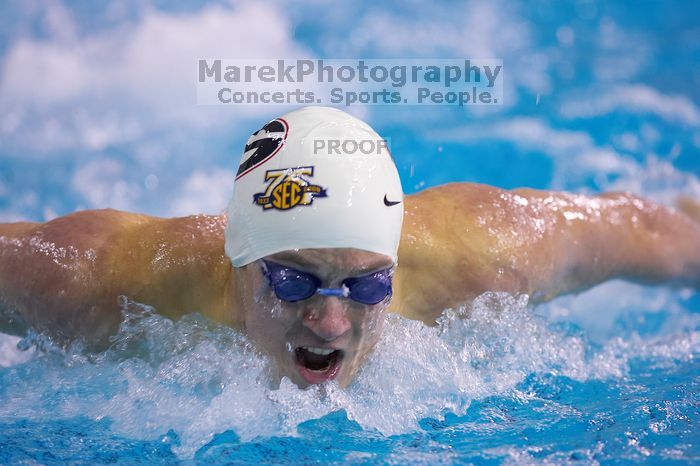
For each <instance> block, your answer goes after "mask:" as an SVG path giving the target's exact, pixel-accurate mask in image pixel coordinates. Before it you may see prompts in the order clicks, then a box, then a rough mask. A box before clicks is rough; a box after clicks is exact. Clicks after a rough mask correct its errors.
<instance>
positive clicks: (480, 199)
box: [394, 183, 521, 323]
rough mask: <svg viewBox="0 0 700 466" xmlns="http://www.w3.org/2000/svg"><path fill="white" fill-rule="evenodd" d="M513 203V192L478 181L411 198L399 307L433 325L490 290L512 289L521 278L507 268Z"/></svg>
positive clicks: (401, 256)
mask: <svg viewBox="0 0 700 466" xmlns="http://www.w3.org/2000/svg"><path fill="white" fill-rule="evenodd" d="M507 201H508V192H507V191H504V190H502V189H499V188H494V187H491V186H487V185H481V184H476V183H450V184H446V185H441V186H436V187H434V188H429V189H426V190H424V191H421V192H419V193H416V194H412V195H410V196H406V198H405V206H404V213H405V215H404V223H403V230H402V236H401V243H400V246H399V261H398V263H399V266H398V268H397V276H396V279H395V281H396V285H397V286H396V288H397V290H396V291H397V292H396V293H395V297H396V304H395V306H394V309H395V310H396V311H397V312H400V313H401V314H402V315H404V316H405V317H408V318H412V319H419V320H423V321H424V322H426V323H431V322H434V321H435V319H436V318H437V317H438V316H439V315H440V313H441V312H442V310H443V309H445V308H447V307H452V306H456V305H459V304H462V303H464V302H467V301H469V300H471V299H473V298H475V297H476V296H478V295H479V294H481V293H483V292H484V291H487V290H494V289H495V290H498V289H511V288H512V287H513V286H514V283H515V282H517V281H519V280H520V279H521V277H520V276H519V275H517V274H515V273H513V272H512V271H511V270H509V269H507V268H506V265H504V262H506V261H507V260H508V259H509V257H510V253H511V249H512V245H511V242H509V241H504V239H505V237H504V235H502V234H501V233H502V232H503V231H505V230H508V224H509V223H510V222H512V221H513V220H512V216H511V215H510V213H509V212H507V210H506V209H504V204H507Z"/></svg>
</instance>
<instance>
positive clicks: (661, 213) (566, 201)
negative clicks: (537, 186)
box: [510, 189, 700, 301]
mask: <svg viewBox="0 0 700 466" xmlns="http://www.w3.org/2000/svg"><path fill="white" fill-rule="evenodd" d="M510 194H511V195H512V196H514V198H516V199H517V198H518V197H522V198H523V199H525V200H527V201H528V203H530V202H531V203H533V204H534V207H533V208H534V209H535V211H536V210H542V211H544V212H543V213H542V217H540V218H544V219H548V220H549V222H550V223H549V224H550V225H551V228H552V232H551V233H550V234H549V235H545V237H548V239H547V240H546V243H543V242H540V243H539V244H537V246H535V247H534V248H533V249H532V250H531V251H532V252H530V253H524V255H525V258H526V261H525V262H528V261H529V262H530V263H532V264H538V263H541V262H542V261H549V262H550V263H551V264H553V267H552V268H551V271H550V272H549V273H537V271H538V270H542V267H541V264H540V267H537V269H536V270H528V268H527V267H525V268H524V269H525V272H526V273H528V274H531V276H532V277H533V280H531V281H530V289H529V290H528V291H529V293H530V295H531V296H532V297H533V300H534V301H541V300H548V299H552V298H554V297H556V296H558V295H561V294H565V293H571V292H578V291H582V290H584V289H587V288H590V287H592V286H594V285H596V284H598V283H601V282H603V281H606V280H609V279H613V278H621V279H626V280H630V281H634V282H638V283H643V284H662V283H669V284H672V285H680V286H691V287H694V288H700V223H698V222H696V221H694V220H693V219H692V218H691V217H689V216H688V215H686V214H684V213H683V212H680V211H677V210H674V209H672V208H669V207H666V206H662V205H659V204H656V203H654V202H652V201H649V200H646V199H643V198H641V197H638V196H635V195H632V194H627V193H606V194H601V195H599V196H590V197H588V196H580V195H571V194H566V193H548V192H542V191H536V190H530V189H520V190H515V191H512V192H511V193H510ZM535 217H536V218H537V214H535ZM526 233H530V232H529V231H527V232H526Z"/></svg>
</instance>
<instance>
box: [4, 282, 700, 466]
mask: <svg viewBox="0 0 700 466" xmlns="http://www.w3.org/2000/svg"><path fill="white" fill-rule="evenodd" d="M128 309H129V312H127V313H126V314H125V320H124V322H123V324H122V328H121V330H120V332H119V334H118V335H117V336H116V337H115V338H114V343H113V345H112V347H111V348H110V349H109V350H108V351H105V352H104V353H100V354H97V355H89V354H85V353H83V352H82V351H81V350H80V348H77V347H76V348H74V349H72V350H69V351H66V352H63V351H57V350H55V349H52V348H51V347H50V345H47V343H46V341H45V340H42V339H41V338H37V337H34V343H40V345H39V346H43V351H37V352H36V355H35V356H34V357H33V359H32V360H30V361H29V362H26V363H23V364H17V365H15V366H13V367H10V368H8V369H5V373H4V374H2V375H3V381H4V382H5V383H4V385H5V388H4V389H2V391H1V392H0V401H1V402H0V421H1V420H9V419H17V418H24V419H33V420H47V419H50V420H55V419H57V418H58V419H60V418H74V417H80V416H82V417H87V418H90V419H95V420H99V419H104V418H107V419H110V420H111V421H112V424H111V429H112V430H113V431H114V432H115V433H116V434H118V435H121V436H125V437H129V438H139V439H147V440H153V439H162V438H164V437H163V436H164V435H166V433H167V432H168V431H170V430H173V431H174V432H176V433H177V434H178V436H179V438H180V443H179V445H176V446H174V447H173V450H174V451H175V452H176V453H177V454H178V455H179V456H181V457H191V456H192V455H193V454H194V453H195V452H196V451H197V450H199V449H200V448H201V447H202V446H204V445H206V444H207V443H208V442H209V441H211V440H212V438H213V437H214V435H216V434H217V433H220V432H224V431H227V430H233V431H234V432H235V433H236V434H237V435H238V436H239V437H240V438H241V440H242V441H249V440H252V439H254V438H256V437H269V436H275V435H296V429H297V426H298V425H299V424H300V423H302V422H304V421H307V420H310V419H318V418H320V417H323V416H325V415H327V414H329V413H331V412H334V411H338V410H345V412H346V413H347V415H348V417H349V418H350V419H352V420H354V421H356V422H357V423H359V424H360V425H361V426H362V428H364V429H366V430H377V431H379V432H381V433H382V434H384V435H392V434H400V433H406V432H412V431H416V430H419V427H418V422H419V421H420V420H421V419H424V418H426V417H433V418H441V417H442V415H443V413H445V412H446V411H449V412H453V413H456V414H458V415H460V414H464V413H465V412H466V410H467V408H468V407H469V405H470V403H471V401H472V400H474V399H481V398H483V397H487V396H492V395H499V394H508V393H509V392H511V393H513V394H516V392H517V390H516V385H517V384H518V383H519V382H521V381H523V380H524V378H525V377H526V376H527V375H528V374H531V373H536V372H548V373H553V374H555V375H564V376H568V377H571V378H574V379H578V380H585V379H589V378H598V379H600V378H603V379H604V378H610V377H614V378H617V377H621V376H624V375H625V374H626V372H627V362H628V358H630V357H633V356H636V355H638V354H640V352H641V353H644V354H649V355H651V356H654V357H665V358H678V357H682V356H683V355H684V354H688V353H690V354H692V353H693V352H695V353H698V352H700V347H699V341H698V334H697V332H695V333H692V332H691V334H687V333H686V336H687V337H688V338H686V339H685V340H683V341H679V340H675V342H674V341H673V340H671V341H660V342H657V343H653V342H649V341H642V339H639V338H636V339H635V338H631V339H628V340H621V339H619V338H618V339H612V340H610V342H609V343H608V344H606V345H603V346H602V348H600V349H598V350H594V349H593V348H592V346H591V344H590V342H588V341H587V340H586V338H585V336H584V335H583V334H582V332H581V331H579V330H576V329H573V330H572V329H571V328H568V329H567V328H564V327H562V326H559V324H552V323H548V322H547V321H546V320H545V319H544V318H542V317H540V316H537V315H536V314H534V313H532V312H531V309H529V308H528V307H527V297H526V296H521V297H511V296H509V295H507V294H503V293H486V294H484V295H482V296H481V297H479V298H478V299H477V300H476V301H475V302H474V303H473V304H472V305H471V306H465V307H462V308H459V309H456V310H448V311H446V312H445V313H444V314H443V316H442V317H441V319H440V322H439V325H438V326H436V327H428V326H426V325H424V324H423V323H421V322H417V321H411V320H407V319H404V318H401V317H399V316H397V315H389V316H387V325H386V327H385V333H384V335H383V337H382V339H381V340H380V342H379V343H378V345H377V348H376V349H375V351H374V352H373V354H372V356H371V358H370V359H369V360H368V361H367V363H366V364H365V366H364V367H363V369H362V370H361V372H360V374H359V375H358V377H357V379H356V380H355V381H354V382H353V383H352V384H351V385H350V386H349V387H348V388H347V389H345V390H342V389H340V388H339V387H338V385H337V384H335V383H331V384H327V385H322V386H313V387H311V388H309V389H307V390H300V389H298V388H297V387H296V386H295V385H294V384H292V383H291V382H290V381H289V380H287V379H284V380H283V381H282V383H281V384H280V386H279V387H274V386H272V385H271V379H272V378H271V377H270V375H269V373H268V361H267V359H266V358H265V357H264V356H262V355H260V354H258V353H257V352H256V350H255V348H254V347H253V345H252V344H251V343H250V342H249V341H248V340H247V338H246V337H245V336H244V335H243V334H241V333H239V332H236V331H234V330H232V329H230V328H227V327H224V326H219V325H216V324H213V323H211V322H209V321H206V320H205V319H203V318H201V317H200V316H198V315H190V316H187V317H184V318H183V319H181V320H179V321H177V322H173V321H170V320H168V319H166V318H164V317H162V316H159V315H157V314H153V313H152V312H151V309H150V308H148V307H145V306H134V305H129V306H128ZM134 311H135V312H134ZM640 349H643V351H640Z"/></svg>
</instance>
